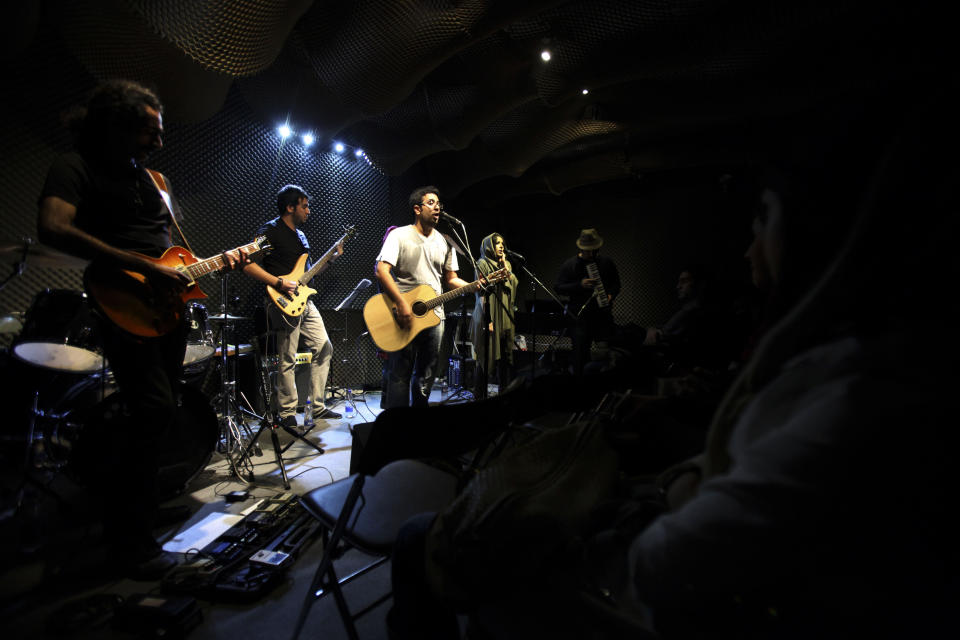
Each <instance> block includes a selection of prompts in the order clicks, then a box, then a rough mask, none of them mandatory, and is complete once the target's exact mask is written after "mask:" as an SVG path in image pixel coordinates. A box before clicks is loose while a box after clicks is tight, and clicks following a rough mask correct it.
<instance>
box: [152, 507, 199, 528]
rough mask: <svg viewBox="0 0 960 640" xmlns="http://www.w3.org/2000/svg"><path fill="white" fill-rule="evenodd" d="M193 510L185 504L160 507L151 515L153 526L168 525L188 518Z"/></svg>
mask: <svg viewBox="0 0 960 640" xmlns="http://www.w3.org/2000/svg"><path fill="white" fill-rule="evenodd" d="M191 515H193V511H192V510H191V509H190V507H188V506H187V505H185V504H176V505H173V506H171V507H160V508H159V509H157V513H156V515H155V516H154V517H153V526H154V527H168V526H170V525H172V524H178V523H180V522H183V521H184V520H187V519H188V518H190V516H191Z"/></svg>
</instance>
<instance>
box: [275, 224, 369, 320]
mask: <svg viewBox="0 0 960 640" xmlns="http://www.w3.org/2000/svg"><path fill="white" fill-rule="evenodd" d="M343 229H344V232H345V233H344V234H343V235H342V236H340V239H339V240H337V241H336V242H334V243H333V246H332V247H330V249H329V250H328V251H327V252H326V253H325V254H323V256H321V257H320V259H319V260H317V261H316V262H315V263H314V264H313V266H312V267H310V269H309V270H308V271H307V272H306V273H304V271H303V268H304V266H306V264H307V258H308V257H309V256H308V254H306V253H305V254H303V255H302V256H300V257H299V258H297V262H296V264H294V265H293V271H291V272H290V273H288V274H287V275H285V276H280V277H282V278H283V279H284V280H296V281H297V288H296V289H294V290H293V293H284V292H282V291H277V290H276V289H275V288H273V287H272V286H270V285H267V297H268V298H270V299H271V300H273V303H274V304H275V305H277V308H278V309H280V311H283V312H284V313H285V314H287V315H288V316H293V317H297V316H299V315H301V314H302V313H303V312H304V311H305V310H306V308H307V299H308V298H309V297H310V296H312V295H313V294H315V293H316V292H317V290H316V289H311V288H310V287H308V286H307V284H308V283H309V282H310V281H311V280H312V279H313V276H315V275H317V272H318V271H320V270H321V269H323V267H324V265H326V264H327V262H329V261H330V258H332V257H333V255H334V253H335V252H336V249H337V247H338V246H340V243H341V242H345V241H347V240H349V239H350V238H352V237H353V236H354V235H356V233H357V232H356V230H355V229H354V227H353V225H349V226H345V227H344V228H343Z"/></svg>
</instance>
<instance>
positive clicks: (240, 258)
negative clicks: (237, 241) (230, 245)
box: [223, 248, 250, 271]
mask: <svg viewBox="0 0 960 640" xmlns="http://www.w3.org/2000/svg"><path fill="white" fill-rule="evenodd" d="M223 264H224V265H225V266H226V268H227V269H228V270H230V271H233V270H235V269H242V268H243V267H245V266H246V265H248V264H250V255H249V253H248V252H247V250H246V249H243V248H240V249H232V250H230V251H224V252H223Z"/></svg>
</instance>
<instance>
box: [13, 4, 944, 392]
mask: <svg viewBox="0 0 960 640" xmlns="http://www.w3.org/2000/svg"><path fill="white" fill-rule="evenodd" d="M801 4H802V5H803V6H797V4H796V3H790V2H759V1H753V2H742V3H738V2H706V1H702V2H678V3H662V2H643V1H637V2H630V1H627V0H622V1H615V0H609V1H606V2H587V1H583V0H581V1H575V2H544V1H540V2H530V3H501V2H477V3H469V4H468V3H454V2H439V1H437V2H427V1H422V0H421V1H408V2H382V1H380V2H375V1H373V0H358V1H356V2H349V1H340V2H309V1H304V0H300V1H297V2H293V1H291V2H269V1H263V2H257V3H241V2H226V1H221V2H215V1H205V2H200V1H197V2H186V1H180V2H177V1H174V2H159V1H148V0H139V1H135V0H129V1H121V0H114V1H100V2H95V1H93V0H83V1H79V2H59V1H52V0H48V1H46V2H37V3H23V5H22V6H19V7H17V8H15V9H10V10H9V12H8V13H7V15H5V24H4V25H3V26H2V33H0V35H2V36H3V37H2V38H0V39H2V41H3V43H4V44H3V49H2V58H0V63H2V66H0V73H2V74H3V82H4V97H3V100H2V106H0V149H2V153H3V157H2V171H0V245H2V246H4V247H14V246H16V245H17V244H18V243H20V242H21V241H22V238H24V237H33V238H36V209H37V206H36V199H37V196H38V194H39V192H40V188H41V185H42V183H43V179H44V176H45V173H46V168H47V166H48V165H49V163H50V161H51V160H52V159H53V158H54V157H55V156H56V154H58V153H60V152H63V151H65V150H68V149H69V148H70V139H69V137H68V135H67V133H66V132H65V130H64V129H63V127H62V125H61V114H62V113H63V111H64V110H66V109H67V108H69V107H71V106H72V105H75V104H77V103H79V102H82V101H83V99H84V98H85V96H86V94H87V92H88V91H89V90H90V89H91V88H92V87H94V86H95V85H96V83H97V82H98V81H99V80H101V79H105V78H109V77H127V78H131V79H134V80H137V81H140V82H143V83H144V84H147V85H148V86H151V87H154V88H156V89H157V91H158V93H159V95H160V98H161V100H162V101H164V103H165V105H166V114H165V126H166V136H165V148H164V149H163V150H162V151H160V152H158V153H157V154H156V155H155V156H154V157H153V158H152V159H151V161H150V163H149V164H150V165H151V166H152V167H154V168H156V169H159V170H160V171H162V172H164V173H165V174H166V175H167V176H168V177H169V178H170V180H171V182H172V185H173V190H174V193H175V195H176V196H177V198H178V200H179V202H180V205H181V207H182V209H183V211H184V214H185V222H184V225H183V227H184V232H185V233H186V235H187V237H188V239H189V241H190V244H191V245H192V247H193V249H194V252H195V253H196V254H197V255H198V256H199V257H208V256H210V255H213V254H215V253H218V252H220V251H221V250H223V249H227V248H231V247H234V246H237V245H240V244H243V243H246V242H248V241H249V240H250V239H251V238H252V235H253V232H254V230H255V229H256V228H257V227H258V226H259V225H260V224H261V223H262V222H263V221H264V220H266V219H269V218H271V217H273V216H274V215H275V207H274V197H275V193H276V191H277V190H278V188H279V187H280V186H282V185H284V184H286V183H291V182H292V183H298V184H301V185H302V186H304V187H305V188H306V190H307V191H308V192H309V193H310V194H311V196H312V202H311V208H312V211H313V215H312V217H311V218H310V220H309V221H308V223H307V225H306V228H305V229H304V231H305V232H306V234H307V237H308V238H309V241H310V243H311V245H312V247H313V256H314V257H317V256H319V255H320V254H321V253H322V252H323V251H325V250H326V249H327V248H328V247H329V246H330V245H331V244H332V243H333V242H334V241H335V240H336V238H338V237H339V235H340V234H341V233H342V227H343V225H345V224H354V225H356V229H357V231H358V234H357V237H356V238H355V239H354V240H353V241H351V242H350V244H349V245H348V246H347V251H346V255H345V256H344V257H343V258H342V259H341V260H339V261H338V262H337V263H336V264H335V265H334V266H333V267H332V268H330V269H329V270H328V271H327V272H326V273H325V274H323V275H322V276H321V277H319V278H318V279H317V280H316V281H315V283H314V284H315V285H319V287H317V288H318V289H319V290H320V293H319V295H318V297H317V298H316V303H317V306H318V307H319V308H320V309H321V310H322V313H323V315H324V318H325V320H326V323H327V327H328V329H330V330H331V336H332V337H333V338H334V340H335V344H336V346H337V357H336V361H337V362H338V363H339V362H340V361H343V360H346V361H347V365H348V366H347V367H346V368H345V369H344V368H342V367H341V366H340V364H337V365H336V366H335V368H334V371H333V376H334V381H335V382H336V383H340V382H350V383H352V384H355V385H356V384H358V383H359V382H360V381H361V380H362V381H363V382H364V383H368V384H376V383H377V382H378V381H379V364H378V363H377V361H376V360H375V356H374V350H373V347H372V344H371V343H370V341H369V338H368V337H363V336H361V335H360V334H361V333H362V332H363V330H364V328H363V325H362V319H361V317H360V312H359V309H361V308H362V305H363V302H364V301H365V300H366V299H367V297H368V296H369V295H372V294H373V293H375V289H374V288H369V289H367V290H366V291H364V292H363V293H362V294H361V295H360V296H359V297H358V299H357V300H356V301H355V302H354V304H353V307H354V310H353V311H349V312H341V313H334V312H333V311H332V309H333V307H335V306H336V305H337V304H338V303H339V301H340V300H342V299H343V298H344V296H346V295H347V294H348V293H349V292H350V291H351V290H352V289H353V287H354V286H355V285H356V283H357V282H358V281H360V280H361V279H362V278H371V279H372V268H373V264H374V259H375V257H376V254H377V252H378V249H379V245H380V240H381V238H382V236H383V232H384V230H385V229H386V227H387V226H388V225H391V224H406V223H408V222H409V221H410V220H411V218H412V215H411V213H410V212H409V211H408V209H407V206H406V199H407V195H408V194H409V192H410V191H411V190H412V189H413V188H414V187H416V186H419V185H422V184H435V185H437V186H438V187H439V189H440V191H441V195H442V197H443V200H444V202H445V203H446V205H447V209H448V210H449V211H451V212H452V213H453V214H454V215H456V216H457V217H459V218H461V219H462V220H464V221H465V222H466V223H467V225H468V230H469V240H470V245H471V249H472V250H473V251H474V252H478V251H479V247H480V242H481V240H482V238H483V237H484V236H485V235H487V234H489V233H492V232H494V231H497V232H499V233H501V234H503V235H504V236H505V237H506V239H507V244H508V246H509V247H511V248H513V249H514V250H516V251H519V252H520V253H522V254H524V255H526V256H527V257H528V258H529V262H528V265H529V267H530V268H531V269H532V270H533V271H534V272H535V273H536V274H537V275H538V276H539V277H540V278H541V280H542V281H543V282H544V283H545V284H547V285H550V286H552V284H553V281H554V278H555V276H556V273H557V271H558V268H559V265H560V264H561V262H562V261H563V260H564V259H566V258H567V257H570V256H572V255H574V254H575V252H576V248H575V245H574V241H575V239H576V237H577V235H578V233H579V230H580V229H582V228H585V227H596V228H597V229H599V231H600V233H601V235H602V236H603V237H604V238H605V240H606V242H605V245H604V248H603V252H604V253H605V254H606V255H608V256H610V257H612V258H613V259H614V260H615V261H616V262H617V264H618V265H619V267H620V271H621V277H622V281H623V292H622V294H621V296H620V298H619V299H618V301H617V304H616V306H615V317H616V320H617V322H618V323H619V324H621V325H626V324H629V323H635V324H637V325H641V326H645V325H654V324H659V323H662V322H664V321H665V320H666V319H667V318H669V316H670V314H671V313H672V312H673V311H674V310H675V308H676V296H675V291H674V285H675V282H676V278H677V275H678V273H679V271H680V270H681V269H682V268H683V267H684V266H686V265H688V264H694V263H695V264H702V265H705V266H706V267H707V268H708V270H709V272H710V273H711V274H712V275H713V276H714V278H715V280H716V281H717V283H718V285H719V287H720V289H721V290H722V291H724V292H725V295H726V296H728V298H729V299H731V300H732V299H734V298H736V297H737V296H739V295H741V294H742V293H743V292H745V291H746V290H748V289H749V283H748V273H747V269H746V264H745V261H744V259H743V253H744V251H745V250H746V248H747V245H748V244H749V241H750V219H751V214H752V209H751V204H750V202H749V200H748V199H747V197H746V191H745V189H744V188H743V185H744V183H745V176H747V175H749V174H750V173H751V171H752V168H753V167H754V166H755V165H757V164H759V163H762V162H765V161H769V160H770V159H773V160H775V161H780V162H787V163H788V164H789V163H792V162H802V163H806V164H807V165H815V164H816V163H818V162H826V161H828V160H829V159H830V158H831V150H830V141H831V140H833V139H834V138H835V137H836V136H838V135H840V134H842V133H843V132H845V131H847V130H848V129H850V128H853V127H857V128H862V129H869V130H870V131H871V132H872V135H874V136H875V137H876V138H878V139H884V138H887V137H892V136H893V135H894V133H895V132H896V131H897V130H898V128H899V125H900V120H901V119H902V118H903V113H905V112H906V111H907V109H906V107H904V108H903V109H901V108H900V106H899V105H900V104H901V103H902V104H904V105H908V104H909V103H910V102H911V100H912V97H913V95H917V96H919V95H922V93H923V87H924V86H925V83H931V84H934V83H935V82H936V77H937V74H938V73H942V71H941V70H940V67H941V65H943V64H944V63H945V62H946V61H949V60H950V56H949V55H947V53H946V51H945V49H946V48H947V47H946V40H945V39H944V38H943V37H942V36H941V33H940V30H941V28H942V26H943V24H944V22H945V21H944V20H943V19H942V18H943V16H939V15H937V14H936V13H935V12H934V11H933V10H932V9H931V8H930V7H927V6H926V4H925V3H915V2H914V3H900V2H879V3H875V2H869V3H868V2H812V3H801ZM545 47H546V48H549V49H551V51H552V52H553V59H552V60H551V62H550V63H548V64H545V63H543V62H542V61H541V60H540V57H539V52H540V50H541V49H543V48H545ZM587 87H589V93H588V94H587V95H583V94H582V89H583V88H587ZM890 96H896V100H894V101H892V102H895V103H896V105H897V106H895V107H891V100H889V97H890ZM285 121H286V122H289V124H290V126H291V127H292V128H293V129H294V130H295V131H296V132H297V135H294V136H293V137H291V138H289V139H288V140H286V141H282V140H281V138H280V137H279V135H278V134H277V125H278V124H280V123H283V122H285ZM304 131H311V132H313V133H314V134H315V135H316V137H317V141H316V142H315V143H314V144H313V145H312V146H310V147H307V146H305V145H304V144H303V143H302V141H301V140H300V138H299V134H300V133H302V132H304ZM334 140H339V141H342V142H343V143H345V144H346V145H347V149H346V151H345V152H344V153H343V154H337V153H335V152H333V151H332V150H331V145H332V143H333V141H334ZM358 148H362V149H363V150H364V152H365V155H363V156H360V157H358V156H356V155H355V154H354V153H353V152H354V151H355V150H356V149H358ZM801 149H802V150H801ZM834 160H835V158H834ZM862 161H864V162H873V161H875V159H874V158H866V159H863V160H862ZM840 170H842V169H840ZM441 230H442V231H448V230H447V229H446V228H445V227H443V226H441ZM14 254H15V252H12V251H9V250H8V251H7V252H6V253H5V254H4V261H3V263H2V264H0V268H2V269H3V270H4V273H3V274H2V275H3V276H6V275H7V273H9V269H12V263H13V259H12V258H11V256H12V255H14ZM461 264H462V265H463V266H462V268H461V275H462V276H463V277H465V278H467V279H472V270H471V269H470V268H469V267H467V266H466V264H465V262H464V260H463V258H461ZM515 266H516V267H517V268H518V269H519V265H515ZM519 275H520V280H521V290H520V297H521V301H520V305H521V307H524V305H525V303H524V300H525V299H528V298H530V297H532V296H533V295H534V291H533V289H532V288H531V286H530V285H531V281H530V278H529V277H527V275H526V274H525V273H523V272H522V271H520V274H519ZM228 282H229V287H230V291H229V297H230V298H237V299H239V303H238V305H236V306H233V307H231V309H230V310H231V311H232V312H234V313H237V314H240V315H243V316H250V317H252V316H253V315H254V312H255V310H256V308H257V306H258V305H259V302H260V299H261V297H260V287H259V286H257V285H254V284H253V283H252V281H250V280H248V279H246V278H245V277H244V276H242V275H239V274H237V275H231V276H230V278H229V281H228ZM201 286H202V288H203V289H204V290H205V291H206V292H207V294H208V295H209V296H210V298H209V299H208V300H207V301H206V304H207V308H208V310H209V311H210V313H216V312H218V311H219V310H220V305H221V303H222V296H221V294H220V279H219V277H217V276H210V277H208V278H207V279H206V280H204V281H203V282H202V283H201ZM48 287H51V288H67V289H80V288H81V272H80V271H79V270H63V269H55V268H47V267H42V266H34V265H29V264H28V268H27V270H26V271H25V273H23V275H22V276H20V277H18V278H15V279H14V280H13V281H12V282H11V283H10V284H9V285H8V286H7V287H6V288H5V289H4V290H3V291H2V292H0V313H7V312H15V311H26V310H27V309H29V307H30V305H31V304H32V301H33V300H34V297H35V296H36V294H37V293H38V292H39V291H41V290H43V289H44V288H48ZM536 295H537V296H538V297H540V298H543V297H545V295H544V293H543V292H542V291H540V292H538V293H536ZM470 304H472V301H471V302H470ZM338 330H342V331H338ZM253 331H254V321H253V320H243V321H240V323H239V324H238V338H239V339H240V341H241V342H246V341H248V340H249V337H250V336H251V335H252V333H253ZM3 339H4V340H5V341H7V342H9V340H10V339H12V336H10V335H4V336H3Z"/></svg>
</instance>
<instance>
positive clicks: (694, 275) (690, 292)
mask: <svg viewBox="0 0 960 640" xmlns="http://www.w3.org/2000/svg"><path fill="white" fill-rule="evenodd" d="M677 299H678V300H679V302H680V309H679V310H677V312H676V313H674V314H673V315H672V316H671V317H670V319H669V320H667V322H666V323H665V324H664V325H663V326H662V327H660V328H657V327H648V328H647V337H646V339H645V340H644V344H645V345H648V346H656V347H657V348H658V349H659V350H660V351H661V353H662V358H663V360H664V369H665V371H664V373H665V374H666V375H676V374H677V373H678V372H683V371H688V370H690V369H691V368H693V367H694V366H697V365H712V364H714V360H715V358H713V357H712V353H713V352H715V351H716V350H717V349H716V341H717V340H718V339H719V337H720V336H717V335H713V333H712V332H713V330H714V327H715V326H716V323H717V319H716V318H715V317H714V316H715V315H716V314H715V312H714V311H713V310H712V309H711V308H710V305H709V303H708V301H707V279H706V274H705V270H704V269H703V268H701V267H687V268H686V269H684V270H683V271H681V272H680V276H679V277H678V278H677Z"/></svg>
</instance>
